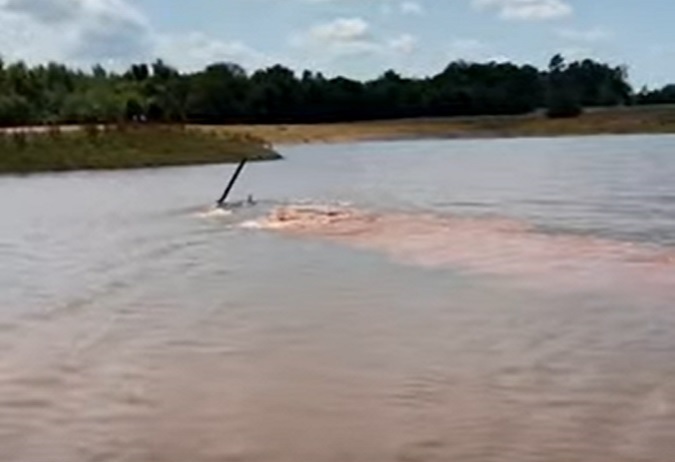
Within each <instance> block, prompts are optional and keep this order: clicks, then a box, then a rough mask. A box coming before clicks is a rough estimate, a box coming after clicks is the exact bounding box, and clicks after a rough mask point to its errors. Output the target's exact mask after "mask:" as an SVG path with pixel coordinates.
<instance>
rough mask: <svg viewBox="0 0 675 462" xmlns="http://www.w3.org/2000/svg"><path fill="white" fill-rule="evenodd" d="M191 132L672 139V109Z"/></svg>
mask: <svg viewBox="0 0 675 462" xmlns="http://www.w3.org/2000/svg"><path fill="white" fill-rule="evenodd" d="M196 128H198V129H200V130H207V131H217V132H229V133H241V134H243V133H245V134H250V135H253V136H256V137H259V138H263V139H265V140H267V141H269V142H270V143H273V144H304V143H340V142H350V141H367V140H398V139H410V138H413V139H414V138H500V137H535V136H576V135H602V134H661V133H675V107H674V106H660V107H635V108H613V109H596V110H590V111H587V112H586V113H585V114H584V115H583V116H581V117H579V118H575V119H555V120H552V119H548V118H546V117H544V116H543V115H541V114H536V115H527V116H504V117H461V118H437V119H408V120H391V121H368V122H351V123H334V124H315V125H307V124H303V125H228V126H206V127H204V126H200V127H196Z"/></svg>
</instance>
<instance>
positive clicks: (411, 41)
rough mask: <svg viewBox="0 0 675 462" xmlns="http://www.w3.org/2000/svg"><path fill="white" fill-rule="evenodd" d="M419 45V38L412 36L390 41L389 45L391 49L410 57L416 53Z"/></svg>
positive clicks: (407, 35) (399, 37)
mask: <svg viewBox="0 0 675 462" xmlns="http://www.w3.org/2000/svg"><path fill="white" fill-rule="evenodd" d="M417 43H418V40H417V37H415V36H413V35H410V34H402V35H400V36H398V37H394V38H393V39H391V40H389V42H388V45H389V48H391V49H392V50H394V51H396V52H398V53H401V54H404V55H409V54H411V53H412V52H414V51H415V49H416V48H417Z"/></svg>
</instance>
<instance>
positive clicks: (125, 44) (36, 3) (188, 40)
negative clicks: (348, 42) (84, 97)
mask: <svg viewBox="0 0 675 462" xmlns="http://www.w3.org/2000/svg"><path fill="white" fill-rule="evenodd" d="M0 43H2V44H3V45H4V46H3V50H1V51H2V52H3V53H5V55H4V57H5V58H6V59H7V60H10V61H15V60H24V61H27V62H30V63H39V62H45V61H48V60H52V61H62V62H66V63H69V64H72V65H76V66H82V67H88V66H90V65H91V64H93V63H96V62H98V63H101V64H104V65H106V66H108V67H112V68H115V69H121V68H123V67H126V66H127V65H128V64H129V63H131V62H135V61H140V60H152V59H155V58H160V57H161V58H163V59H166V60H167V61H168V62H169V63H171V64H172V65H175V66H178V67H180V68H182V69H196V68H199V67H203V66H205V65H207V64H210V63H213V62H215V61H236V62H238V63H241V64H242V65H244V66H246V67H248V68H250V69H252V68H257V67H259V66H263V65H267V64H270V63H271V62H272V61H273V60H272V59H271V58H270V57H268V56H266V55H264V54H262V53H260V52H258V51H256V50H254V49H252V48H250V47H248V46H246V45H245V44H243V43H241V42H238V41H232V42H228V41H222V40H216V39H213V38H210V37H207V36H206V35H203V34H200V33H192V34H181V35H171V34H160V33H158V32H156V31H155V30H154V28H153V27H152V25H151V24H150V21H149V20H148V19H147V18H146V17H145V16H144V15H143V14H142V13H141V12H140V10H138V9H137V8H136V7H135V6H133V4H132V3H131V2H130V1H129V0H0Z"/></svg>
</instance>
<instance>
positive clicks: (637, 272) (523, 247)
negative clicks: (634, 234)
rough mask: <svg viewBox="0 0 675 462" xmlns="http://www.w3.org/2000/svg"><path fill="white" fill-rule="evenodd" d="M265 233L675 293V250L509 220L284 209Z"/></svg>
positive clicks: (504, 271) (434, 261) (415, 259)
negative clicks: (552, 231) (549, 230)
mask: <svg viewBox="0 0 675 462" xmlns="http://www.w3.org/2000/svg"><path fill="white" fill-rule="evenodd" d="M256 226H257V227H259V228H262V229H270V230H275V231H277V232H281V233H284V234H288V235H295V236H305V237H317V238H323V239H327V240H330V241H333V242H338V243H342V244H344V245H348V246H352V247H356V248H360V249H365V250H373V251H377V252H381V253H384V254H386V255H388V256H390V257H392V258H393V259H395V260H397V261H400V262H403V263H408V264H414V265H419V266H424V267H430V268H442V267H451V268H456V269H458V270H462V271H466V272H473V273H482V274H496V275H504V276H516V277H519V278H521V279H522V280H526V281H528V282H535V281H540V280H545V281H546V282H547V283H548V284H550V283H557V284H563V287H568V286H567V284H573V285H575V286H583V287H602V286H616V285H617V284H620V285H624V286H625V287H634V286H645V285H651V286H653V285H657V286H666V287H671V288H675V251H674V250H672V249H664V248H658V247H651V246H648V245H645V244H638V243H633V242H624V241H618V240H612V239H605V238H598V237H589V236H577V235H569V234H549V233H543V232H540V231H538V230H537V229H535V228H534V227H533V226H532V225H530V224H528V223H527V222H524V221H519V220H515V219H508V218H487V217H458V216H451V215H434V214H413V213H370V212H366V211H363V210H358V209H353V208H347V207H334V206H287V207H280V208H278V209H276V210H274V211H272V213H271V214H270V215H269V216H268V217H266V218H264V219H262V220H260V221H258V222H256Z"/></svg>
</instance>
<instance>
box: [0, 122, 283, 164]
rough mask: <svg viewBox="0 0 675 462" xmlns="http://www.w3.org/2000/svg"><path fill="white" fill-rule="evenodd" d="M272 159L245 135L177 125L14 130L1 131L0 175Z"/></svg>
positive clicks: (260, 143)
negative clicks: (212, 131) (243, 159)
mask: <svg viewBox="0 0 675 462" xmlns="http://www.w3.org/2000/svg"><path fill="white" fill-rule="evenodd" d="M243 157H248V158H249V159H251V160H273V159H278V158H280V156H279V155H278V154H277V153H276V152H275V151H274V150H272V148H271V147H270V146H269V145H267V144H266V143H265V142H264V141H262V140H260V139H258V138H255V137H253V136H251V135H248V134H245V133H206V132H200V131H196V130H189V129H186V128H183V127H178V126H172V127H170V126H114V127H112V126H111V127H105V128H103V127H96V126H90V127H82V128H81V129H58V128H50V129H40V130H17V131H11V132H4V133H2V134H0V173H29V172H46V171H66V170H88V169H122V168H143V167H159V166H171V165H192V164H211V163H227V162H238V161H239V160H241V159H242V158H243Z"/></svg>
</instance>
